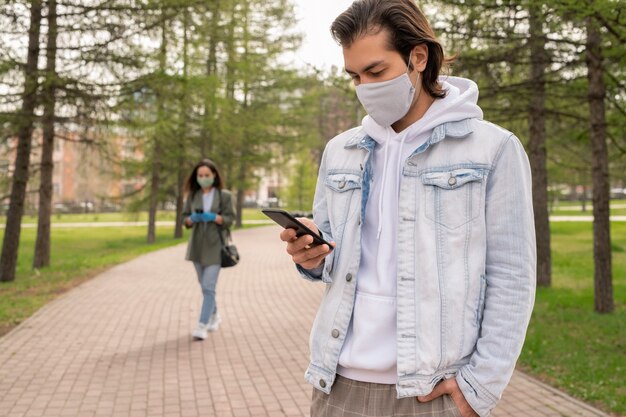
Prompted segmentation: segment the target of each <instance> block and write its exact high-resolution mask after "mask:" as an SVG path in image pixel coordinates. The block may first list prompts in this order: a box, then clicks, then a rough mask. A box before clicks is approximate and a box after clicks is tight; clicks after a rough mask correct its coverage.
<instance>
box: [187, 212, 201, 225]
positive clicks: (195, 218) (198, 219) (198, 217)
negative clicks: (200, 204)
mask: <svg viewBox="0 0 626 417" xmlns="http://www.w3.org/2000/svg"><path fill="white" fill-rule="evenodd" d="M203 214H204V213H192V214H191V216H189V218H190V219H191V221H192V222H193V223H200V222H201V221H203V220H202V215H203Z"/></svg>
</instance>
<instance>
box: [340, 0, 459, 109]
mask: <svg viewBox="0 0 626 417" xmlns="http://www.w3.org/2000/svg"><path fill="white" fill-rule="evenodd" d="M381 30H387V32H388V33H389V48H390V50H395V51H398V52H399V53H400V55H402V57H403V58H404V60H405V61H408V60H409V55H410V53H411V51H412V50H413V48H414V47H415V46H417V45H422V44H426V45H427V47H428V63H427V64H426V68H425V69H424V72H423V73H422V86H423V87H424V88H425V89H426V91H428V93H429V94H430V95H431V96H433V97H437V98H442V97H445V95H446V93H445V91H443V90H442V89H441V86H440V85H439V84H438V83H437V77H439V73H440V72H441V71H442V68H444V69H445V68H447V67H448V65H450V64H451V63H452V62H453V61H454V57H452V58H448V57H446V56H445V55H444V52H443V48H442V46H441V44H440V43H439V41H438V40H437V37H436V36H435V32H434V31H433V29H432V27H431V26H430V23H428V20H426V16H424V13H422V11H421V10H420V9H419V7H417V4H415V2H414V0H356V1H355V2H354V3H352V5H350V7H348V9H347V10H346V11H345V12H343V13H342V14H340V15H339V16H338V17H337V18H336V19H335V21H334V22H333V23H332V25H331V26H330V32H331V33H332V36H333V38H334V39H335V40H336V41H337V43H339V45H341V46H342V47H344V48H349V47H350V45H352V43H353V42H354V41H355V40H357V39H358V38H360V37H361V36H364V35H375V34H377V33H379V32H380V31H381Z"/></svg>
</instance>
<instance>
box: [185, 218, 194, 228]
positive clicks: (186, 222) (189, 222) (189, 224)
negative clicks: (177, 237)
mask: <svg viewBox="0 0 626 417" xmlns="http://www.w3.org/2000/svg"><path fill="white" fill-rule="evenodd" d="M185 226H187V227H191V226H193V221H192V220H191V217H187V218H185Z"/></svg>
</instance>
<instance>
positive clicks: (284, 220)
mask: <svg viewBox="0 0 626 417" xmlns="http://www.w3.org/2000/svg"><path fill="white" fill-rule="evenodd" d="M261 211H262V212H263V214H265V215H266V216H267V217H269V218H270V219H272V220H274V221H275V222H276V223H278V224H279V225H281V226H282V227H284V228H285V229H294V230H295V231H296V236H298V237H300V236H304V235H311V236H313V243H312V244H311V246H318V245H328V247H329V248H330V250H333V247H332V246H331V244H330V243H328V242H326V241H325V240H324V239H322V237H321V236H320V235H318V234H317V233H315V232H314V231H313V230H311V229H309V228H308V227H306V226H305V225H304V224H302V222H301V221H299V220H298V219H296V218H295V217H294V216H293V215H292V214H291V213H289V212H287V211H285V210H281V209H262V210H261Z"/></svg>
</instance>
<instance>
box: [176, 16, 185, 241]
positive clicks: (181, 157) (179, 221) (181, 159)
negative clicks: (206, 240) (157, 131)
mask: <svg viewBox="0 0 626 417" xmlns="http://www.w3.org/2000/svg"><path fill="white" fill-rule="evenodd" d="M183 13H184V16H183V95H182V97H181V113H182V120H183V123H182V126H181V127H182V129H180V130H181V132H180V135H179V137H180V138H181V140H182V141H183V144H182V146H178V147H177V152H178V153H179V154H178V168H177V172H176V222H175V225H174V239H179V238H181V237H183V205H184V204H185V202H184V196H183V192H184V191H183V188H184V186H185V168H186V166H185V160H186V158H185V149H187V143H188V141H187V137H188V136H187V135H188V131H189V130H188V129H189V127H188V123H189V116H188V113H189V110H188V106H187V100H188V86H187V83H188V67H189V55H188V50H189V36H188V31H189V12H188V10H187V9H186V8H185V10H184V11H183Z"/></svg>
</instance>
